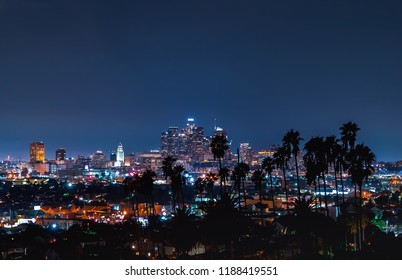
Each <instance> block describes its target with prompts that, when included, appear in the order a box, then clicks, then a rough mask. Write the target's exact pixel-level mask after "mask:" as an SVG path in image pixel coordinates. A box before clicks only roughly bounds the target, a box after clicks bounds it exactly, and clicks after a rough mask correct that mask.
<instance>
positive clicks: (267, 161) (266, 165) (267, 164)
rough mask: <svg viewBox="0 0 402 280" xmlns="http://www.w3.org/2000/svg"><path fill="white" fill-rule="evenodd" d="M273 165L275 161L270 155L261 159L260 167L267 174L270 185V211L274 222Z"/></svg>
mask: <svg viewBox="0 0 402 280" xmlns="http://www.w3.org/2000/svg"><path fill="white" fill-rule="evenodd" d="M274 167H275V161H274V159H273V158H272V157H266V158H264V160H263V161H262V168H263V169H264V170H265V172H266V173H267V174H268V176H269V183H270V185H271V196H272V211H273V213H274V219H275V222H276V213H275V191H274V185H273V183H272V172H273V171H274Z"/></svg>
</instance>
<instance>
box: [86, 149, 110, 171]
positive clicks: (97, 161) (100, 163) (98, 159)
mask: <svg viewBox="0 0 402 280" xmlns="http://www.w3.org/2000/svg"><path fill="white" fill-rule="evenodd" d="M89 158H90V159H91V166H92V167H93V168H106V156H105V155H104V153H103V152H102V151H96V153H95V154H92V155H90V156H89Z"/></svg>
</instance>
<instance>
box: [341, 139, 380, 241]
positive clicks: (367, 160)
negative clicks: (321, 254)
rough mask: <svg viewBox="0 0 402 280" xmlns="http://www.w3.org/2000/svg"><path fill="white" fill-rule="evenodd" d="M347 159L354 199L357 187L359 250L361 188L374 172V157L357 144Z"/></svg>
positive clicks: (363, 146) (367, 149)
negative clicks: (353, 187)
mask: <svg viewBox="0 0 402 280" xmlns="http://www.w3.org/2000/svg"><path fill="white" fill-rule="evenodd" d="M348 159H349V161H350V166H349V170H348V173H349V175H351V177H352V184H353V185H354V186H355V197H356V192H357V187H358V188H359V203H358V216H359V221H358V222H359V223H360V225H358V227H357V228H358V230H359V249H361V235H362V231H363V226H362V224H363V223H362V202H363V199H362V186H363V181H364V180H366V181H367V180H368V178H369V176H371V175H372V174H373V172H374V167H373V163H374V161H375V155H374V153H373V152H372V151H371V149H370V148H369V147H368V146H365V145H364V144H358V145H356V147H355V148H354V149H352V150H351V151H350V152H349V154H348Z"/></svg>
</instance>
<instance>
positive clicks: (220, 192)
mask: <svg viewBox="0 0 402 280" xmlns="http://www.w3.org/2000/svg"><path fill="white" fill-rule="evenodd" d="M218 161H219V174H220V176H219V178H220V180H219V195H220V196H221V197H222V181H223V180H222V161H221V158H218Z"/></svg>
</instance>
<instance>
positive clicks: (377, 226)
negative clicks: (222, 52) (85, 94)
mask: <svg viewBox="0 0 402 280" xmlns="http://www.w3.org/2000/svg"><path fill="white" fill-rule="evenodd" d="M359 130H360V128H359V127H358V126H357V124H355V123H352V122H349V123H345V124H343V125H342V126H341V127H340V128H339V130H338V131H337V135H329V136H326V137H321V136H317V137H313V138H311V139H303V138H302V137H301V135H300V133H299V132H298V131H295V130H289V131H288V132H287V133H286V134H285V135H284V137H283V140H282V143H278V144H276V145H270V146H267V149H266V150H262V151H254V150H253V149H252V147H251V146H250V144H248V143H242V144H240V146H239V147H233V145H232V143H231V142H230V139H229V137H228V135H227V133H226V131H225V130H224V129H222V128H219V127H216V126H215V129H214V134H213V135H211V136H209V137H208V136H206V135H204V129H203V128H202V127H198V126H196V125H195V123H194V119H188V122H187V125H186V126H185V127H184V128H183V129H179V128H178V127H169V128H168V130H167V131H165V132H162V134H161V147H160V149H159V150H151V151H149V152H142V153H130V154H125V153H124V149H123V145H122V144H121V143H119V144H118V146H117V149H116V151H113V152H111V153H110V155H109V158H107V156H106V155H105V154H104V153H103V152H102V151H96V152H95V153H93V154H91V155H89V156H88V157H86V156H78V157H76V158H70V157H67V151H66V149H65V148H60V149H58V150H57V151H56V152H55V159H54V160H49V159H47V158H46V155H45V144H44V143H42V142H32V143H31V144H30V147H29V151H30V158H29V161H15V160H11V159H9V160H4V161H2V162H1V165H0V179H1V180H0V251H1V257H2V259H395V258H397V259H398V258H399V256H398V252H399V251H400V249H402V237H401V235H400V233H401V230H402V229H401V227H400V225H401V218H402V211H401V209H402V208H401V197H400V191H401V186H402V179H401V176H402V173H401V171H402V163H401V162H396V163H385V162H377V161H376V158H375V155H374V153H373V152H372V151H371V149H370V148H369V147H368V146H366V145H364V144H360V142H359V141H360V139H359V138H358V132H359Z"/></svg>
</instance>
